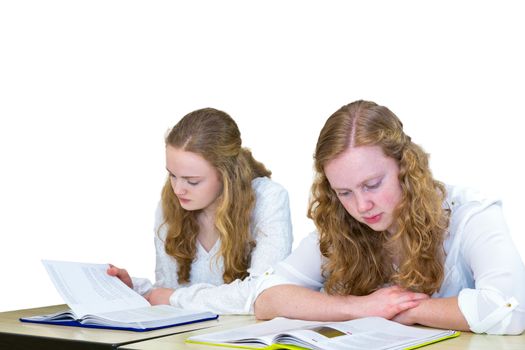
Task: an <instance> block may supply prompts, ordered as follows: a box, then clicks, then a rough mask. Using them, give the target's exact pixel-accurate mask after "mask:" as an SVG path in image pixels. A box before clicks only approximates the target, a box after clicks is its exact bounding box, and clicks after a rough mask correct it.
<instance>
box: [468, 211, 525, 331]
mask: <svg viewBox="0 0 525 350" xmlns="http://www.w3.org/2000/svg"><path fill="white" fill-rule="evenodd" d="M461 254H462V255H463V258H464V260H465V262H466V264H467V265H468V266H469V267H470V269H471V272H472V275H473V279H474V281H475V288H472V289H471V288H465V289H463V290H461V291H460V293H459V296H458V304H459V308H460V310H461V312H462V313H463V315H464V316H465V318H466V320H467V322H468V324H469V326H470V329H471V330H472V331H473V332H476V333H489V334H520V333H522V332H523V330H524V329H525V267H524V265H523V262H522V260H521V258H520V255H519V253H518V252H517V250H516V247H515V246H514V244H513V242H512V239H511V237H510V235H509V232H508V228H507V225H506V223H505V220H504V217H503V213H502V211H501V207H500V206H499V205H492V206H490V207H488V208H486V209H485V210H483V211H481V212H480V213H477V214H475V215H474V216H472V218H470V220H469V221H468V222H467V223H466V225H465V228H464V233H463V235H462V242H461Z"/></svg>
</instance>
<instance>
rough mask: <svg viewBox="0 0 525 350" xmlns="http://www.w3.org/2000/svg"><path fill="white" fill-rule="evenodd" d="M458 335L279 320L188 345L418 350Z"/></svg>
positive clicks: (371, 324)
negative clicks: (417, 349)
mask: <svg viewBox="0 0 525 350" xmlns="http://www.w3.org/2000/svg"><path fill="white" fill-rule="evenodd" d="M458 335H459V332H456V331H451V330H442V329H432V328H420V327H411V326H404V325H402V324H400V323H397V322H393V321H389V320H386V319H384V318H380V317H366V318H359V319H355V320H351V321H345V322H316V321H301V320H291V319H287V318H282V317H278V318H275V319H273V320H271V321H266V322H261V323H257V324H253V325H249V326H245V327H241V328H237V329H232V330H226V331H221V332H213V333H207V334H201V335H196V336H193V337H189V338H188V339H186V342H187V343H196V344H207V345H217V346H228V347H234V348H244V349H320V350H339V349H341V350H342V349H346V350H352V349H353V350H363V349H366V350H375V349H382V350H387V349H389V350H394V349H415V348H419V347H422V346H425V345H428V344H431V343H435V342H438V341H441V340H444V339H448V338H453V337H457V336H458Z"/></svg>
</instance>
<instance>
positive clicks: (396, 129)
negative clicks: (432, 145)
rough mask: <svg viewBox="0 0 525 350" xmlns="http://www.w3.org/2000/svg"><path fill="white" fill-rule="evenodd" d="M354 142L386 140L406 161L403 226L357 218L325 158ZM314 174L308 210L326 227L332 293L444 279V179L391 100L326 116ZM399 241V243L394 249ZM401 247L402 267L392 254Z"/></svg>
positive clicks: (433, 287)
mask: <svg viewBox="0 0 525 350" xmlns="http://www.w3.org/2000/svg"><path fill="white" fill-rule="evenodd" d="M350 145H352V147H357V146H365V145H367V146H374V145H377V146H379V147H381V149H382V150H383V153H384V154H385V155H386V156H388V157H391V158H393V159H395V160H396V161H397V162H398V165H399V183H400V186H401V191H402V199H401V203H400V204H399V205H398V207H397V208H396V211H395V217H396V219H395V220H396V222H395V226H394V227H396V228H397V232H396V233H395V234H394V235H389V234H388V233H387V232H386V231H385V232H375V231H373V230H372V229H371V228H370V227H368V226H367V225H365V224H362V223H360V222H358V221H357V220H355V219H354V218H353V217H352V216H351V215H350V214H348V212H346V210H345V209H344V207H343V205H342V204H341V202H340V201H339V199H338V198H337V195H336V193H335V192H334V191H333V190H332V189H331V187H330V184H329V182H328V180H327V178H326V175H325V172H324V167H325V165H326V163H327V162H328V161H330V160H332V159H334V158H336V157H337V156H338V155H340V154H341V153H342V152H344V151H345V150H347V149H348V148H349V147H350ZM314 163H315V172H316V176H315V180H314V183H313V185H312V190H311V197H310V205H309V208H308V217H309V218H311V219H313V220H314V222H315V225H316V227H317V229H318V231H319V235H320V249H321V253H322V254H323V256H325V257H326V258H327V259H326V263H325V264H324V265H323V274H324V276H325V277H326V282H325V289H326V291H327V292H328V293H331V294H353V295H365V294H369V293H371V292H373V291H374V290H376V289H378V288H380V287H382V286H383V285H384V284H386V283H395V284H398V285H400V286H402V287H404V288H407V289H410V290H414V291H419V292H424V293H427V294H431V293H434V292H435V291H437V290H438V289H439V287H440V285H441V283H442V280H443V275H444V272H443V269H444V268H443V260H444V253H443V240H444V235H445V232H446V229H447V226H448V212H447V211H446V210H444V209H443V208H442V203H443V200H444V198H445V187H444V185H443V184H442V183H440V182H438V181H436V180H434V179H433V177H432V173H431V171H430V168H429V164H428V155H427V154H426V153H425V152H424V151H423V149H422V148H421V147H420V146H418V145H416V144H415V143H413V142H412V141H411V139H410V137H409V136H407V135H406V134H405V133H404V131H403V124H402V123H401V121H400V120H399V119H398V118H397V117H396V115H395V114H394V113H392V112H391V111H390V110H389V109H388V108H386V107H383V106H379V105H377V104H375V103H374V102H368V101H356V102H353V103H350V104H348V105H346V106H343V107H341V108H340V109H339V110H337V111H336V112H335V113H334V114H332V116H330V117H329V118H328V120H327V121H326V123H325V125H324V127H323V129H322V130H321V133H320V135H319V139H318V141H317V146H316V150H315V155H314ZM394 247H400V250H397V251H396V250H395V249H394ZM396 253H400V260H399V266H398V268H397V270H394V267H393V255H394V254H396Z"/></svg>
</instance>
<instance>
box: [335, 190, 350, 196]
mask: <svg viewBox="0 0 525 350" xmlns="http://www.w3.org/2000/svg"><path fill="white" fill-rule="evenodd" d="M349 194H350V191H341V192H337V196H338V197H345V196H348V195H349Z"/></svg>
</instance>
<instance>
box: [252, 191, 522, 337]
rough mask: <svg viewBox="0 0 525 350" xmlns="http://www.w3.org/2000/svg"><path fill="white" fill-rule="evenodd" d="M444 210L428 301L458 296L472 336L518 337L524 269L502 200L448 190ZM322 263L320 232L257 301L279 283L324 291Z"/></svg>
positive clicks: (263, 283) (263, 284)
mask: <svg viewBox="0 0 525 350" xmlns="http://www.w3.org/2000/svg"><path fill="white" fill-rule="evenodd" d="M444 206H445V207H446V208H449V209H450V210H451V218H450V224H449V231H448V234H447V237H446V239H445V242H444V249H445V253H446V259H445V278H444V281H443V284H442V285H441V287H440V289H439V291H438V292H437V293H435V294H434V295H432V297H434V298H440V297H451V296H458V304H459V308H460V310H461V312H462V313H463V315H464V316H465V318H466V320H467V322H468V324H469V327H470V329H471V330H472V331H473V332H476V333H489V334H520V333H522V332H523V330H524V329H525V267H524V265H523V261H522V260H521V258H520V255H519V253H518V251H517V250H516V247H515V246H514V244H513V242H512V239H511V237H510V235H509V232H508V228H507V225H506V223H505V220H504V217H503V213H502V210H501V202H499V201H494V200H488V199H485V198H484V197H482V196H481V195H480V194H479V193H477V192H474V191H472V190H469V189H464V188H454V187H447V199H446V201H445V203H444ZM324 259H325V258H324V257H323V256H322V255H321V253H320V251H319V239H318V234H317V232H312V233H311V234H310V235H309V236H307V237H306V238H304V239H303V240H302V241H301V243H300V244H299V246H298V247H297V248H296V249H295V250H294V252H293V253H292V254H291V255H290V256H289V257H288V258H287V259H285V260H284V261H282V262H280V263H279V264H277V265H276V266H275V267H274V269H271V270H270V273H269V274H268V275H266V276H265V277H264V278H261V279H260V280H259V282H258V285H257V287H256V288H257V292H256V297H257V295H259V294H260V293H261V292H262V291H263V290H265V289H268V288H270V287H272V286H276V285H279V284H297V285H301V286H304V287H307V288H310V289H313V290H320V289H322V287H323V283H324V280H325V279H324V277H323V276H322V264H323V262H324ZM272 272H273V273H272Z"/></svg>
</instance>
